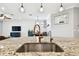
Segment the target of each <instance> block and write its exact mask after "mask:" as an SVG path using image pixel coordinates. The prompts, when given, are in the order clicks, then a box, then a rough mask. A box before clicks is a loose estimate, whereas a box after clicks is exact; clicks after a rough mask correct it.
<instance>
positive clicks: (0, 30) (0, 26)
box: [0, 21, 2, 36]
mask: <svg viewBox="0 0 79 59" xmlns="http://www.w3.org/2000/svg"><path fill="white" fill-rule="evenodd" d="M1 35H2V21H0V36H1Z"/></svg>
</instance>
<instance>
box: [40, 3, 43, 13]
mask: <svg viewBox="0 0 79 59" xmlns="http://www.w3.org/2000/svg"><path fill="white" fill-rule="evenodd" d="M43 11H44V9H43V5H42V3H41V6H40V12H43Z"/></svg>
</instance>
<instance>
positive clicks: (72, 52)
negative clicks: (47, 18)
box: [0, 37, 79, 56]
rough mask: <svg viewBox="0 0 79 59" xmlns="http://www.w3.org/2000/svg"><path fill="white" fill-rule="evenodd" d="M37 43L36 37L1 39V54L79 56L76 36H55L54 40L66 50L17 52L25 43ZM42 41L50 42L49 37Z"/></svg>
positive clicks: (78, 40)
mask: <svg viewBox="0 0 79 59" xmlns="http://www.w3.org/2000/svg"><path fill="white" fill-rule="evenodd" d="M30 42H32V43H35V42H37V40H36V39H35V38H34V37H29V38H27V37H21V38H9V39H6V40H1V41H0V55H2V56H78V55H79V39H76V38H54V40H53V41H52V42H54V43H56V44H57V45H59V46H60V47H61V48H62V49H63V50H64V52H24V53H17V52H16V50H17V49H18V48H19V47H20V46H22V45H23V44H24V43H30ZM42 42H50V40H49V38H48V37H45V38H44V39H42Z"/></svg>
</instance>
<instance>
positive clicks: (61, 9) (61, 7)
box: [59, 3, 64, 12]
mask: <svg viewBox="0 0 79 59" xmlns="http://www.w3.org/2000/svg"><path fill="white" fill-rule="evenodd" d="M63 10H64V8H63V5H62V3H61V5H60V9H59V11H60V12H62V11H63Z"/></svg>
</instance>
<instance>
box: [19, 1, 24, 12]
mask: <svg viewBox="0 0 79 59" xmlns="http://www.w3.org/2000/svg"><path fill="white" fill-rule="evenodd" d="M20 11H21V12H22V13H24V12H25V9H24V6H23V3H21V7H20Z"/></svg>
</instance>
